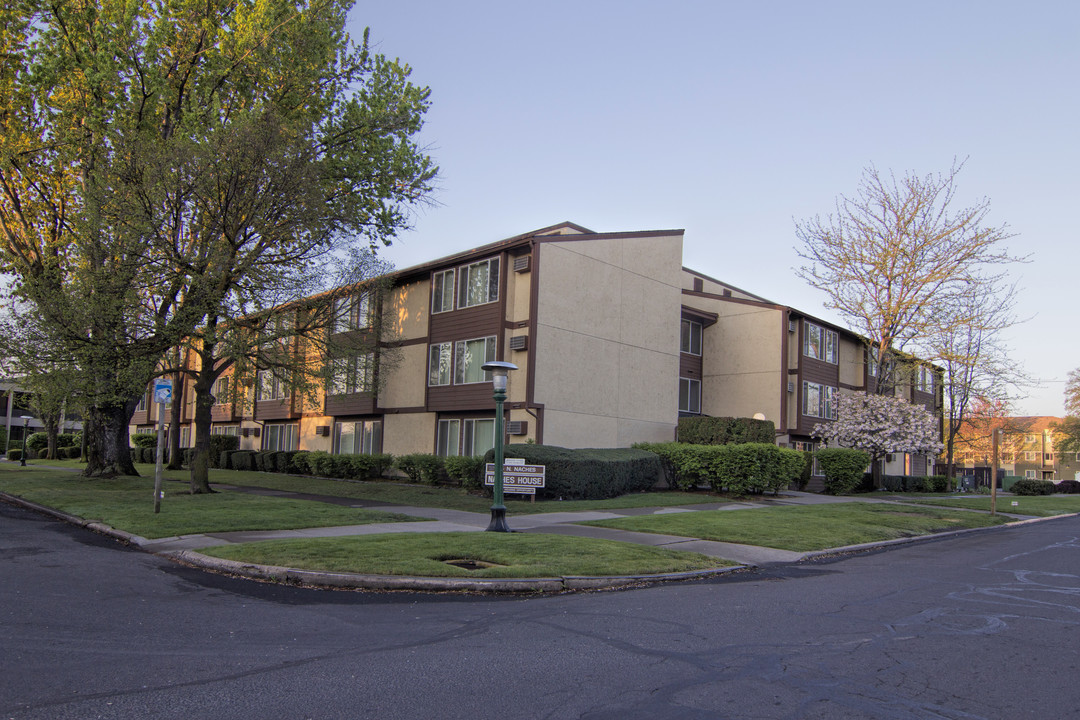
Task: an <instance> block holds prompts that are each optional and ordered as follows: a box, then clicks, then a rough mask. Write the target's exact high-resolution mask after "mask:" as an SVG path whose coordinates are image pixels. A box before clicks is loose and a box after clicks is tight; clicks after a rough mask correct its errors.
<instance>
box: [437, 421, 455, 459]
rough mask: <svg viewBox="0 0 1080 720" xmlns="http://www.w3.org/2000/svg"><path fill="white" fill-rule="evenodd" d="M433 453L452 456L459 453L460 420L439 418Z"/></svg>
mask: <svg viewBox="0 0 1080 720" xmlns="http://www.w3.org/2000/svg"><path fill="white" fill-rule="evenodd" d="M435 454H436V455H441V456H442V457H452V456H456V455H460V454H461V421H460V420H440V421H439V434H438V437H437V438H436V440H435Z"/></svg>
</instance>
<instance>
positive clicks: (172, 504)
mask: <svg viewBox="0 0 1080 720" xmlns="http://www.w3.org/2000/svg"><path fill="white" fill-rule="evenodd" d="M0 491H3V492H6V493H10V494H12V495H18V496H19V497H22V498H25V499H27V500H30V501H32V502H36V503H39V504H41V505H46V506H48V507H51V508H55V509H57V510H62V511H64V512H67V513H70V514H72V515H77V516H79V517H81V518H84V519H86V520H92V521H98V522H103V523H106V524H108V525H111V526H112V527H114V528H118V529H120V530H126V531H127V532H131V533H134V534H136V535H141V536H142V537H146V538H161V537H171V536H174V535H190V534H195V533H209V532H226V531H232V530H275V529H280V530H284V529H292V528H305V527H328V526H335V525H363V524H368V523H382V522H400V521H405V520H423V518H411V517H408V516H405V515H398V514H393V513H385V512H379V511H377V510H363V509H357V508H348V507H341V506H338V505H329V504H327V503H321V502H310V501H305V500H292V499H285V498H274V497H261V496H258V495H247V494H241V493H235V492H233V493H215V494H212V495H190V494H188V493H187V492H186V486H184V485H179V484H177V483H171V482H170V483H166V485H165V487H164V491H165V497H164V499H162V501H161V512H160V513H158V514H154V479H153V476H152V474H151V476H150V477H142V478H132V477H120V478H114V479H111V480H91V479H86V478H83V477H82V476H80V475H78V474H75V473H71V472H66V471H63V470H35V469H33V468H32V466H28V467H26V468H20V467H19V466H18V465H14V464H10V463H2V464H0Z"/></svg>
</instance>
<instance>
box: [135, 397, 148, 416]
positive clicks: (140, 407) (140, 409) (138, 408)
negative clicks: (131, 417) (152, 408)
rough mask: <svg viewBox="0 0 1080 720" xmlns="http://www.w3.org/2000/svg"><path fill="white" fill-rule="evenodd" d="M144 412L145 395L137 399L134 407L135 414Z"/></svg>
mask: <svg viewBox="0 0 1080 720" xmlns="http://www.w3.org/2000/svg"><path fill="white" fill-rule="evenodd" d="M145 410H146V393H143V396H142V397H141V398H139V404H138V405H136V406H135V412H144V411H145Z"/></svg>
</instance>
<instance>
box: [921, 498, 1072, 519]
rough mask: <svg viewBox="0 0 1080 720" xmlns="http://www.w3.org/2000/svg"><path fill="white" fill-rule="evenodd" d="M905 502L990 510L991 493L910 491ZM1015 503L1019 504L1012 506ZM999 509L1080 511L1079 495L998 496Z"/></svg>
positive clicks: (1034, 512)
mask: <svg viewBox="0 0 1080 720" xmlns="http://www.w3.org/2000/svg"><path fill="white" fill-rule="evenodd" d="M903 500H904V502H909V503H919V504H922V505H938V506H942V507H956V508H969V509H972V510H985V511H986V512H990V496H989V495H971V496H968V497H961V498H958V497H943V496H927V495H918V494H910V495H904V496H903ZM1013 503H1016V505H1013ZM996 509H997V511H998V512H1003V513H1014V514H1017V515H1033V516H1036V517H1050V516H1053V515H1067V514H1069V513H1077V512H1080V495H1036V496H1028V495H999V496H998V499H997V508H996Z"/></svg>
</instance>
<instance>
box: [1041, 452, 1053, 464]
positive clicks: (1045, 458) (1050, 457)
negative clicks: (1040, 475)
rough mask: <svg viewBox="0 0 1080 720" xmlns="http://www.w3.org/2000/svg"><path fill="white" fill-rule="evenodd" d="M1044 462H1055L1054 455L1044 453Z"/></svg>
mask: <svg viewBox="0 0 1080 720" xmlns="http://www.w3.org/2000/svg"><path fill="white" fill-rule="evenodd" d="M1043 460H1045V461H1046V462H1054V453H1043Z"/></svg>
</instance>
